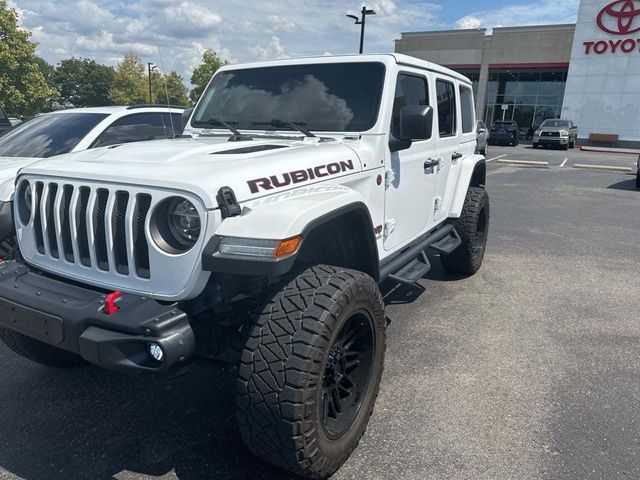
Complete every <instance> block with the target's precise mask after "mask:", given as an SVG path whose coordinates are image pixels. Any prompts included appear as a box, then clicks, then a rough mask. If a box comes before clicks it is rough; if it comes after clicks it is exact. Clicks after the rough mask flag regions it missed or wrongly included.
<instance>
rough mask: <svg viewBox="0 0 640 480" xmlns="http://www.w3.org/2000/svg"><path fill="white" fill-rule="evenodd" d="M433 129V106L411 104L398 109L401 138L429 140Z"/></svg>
mask: <svg viewBox="0 0 640 480" xmlns="http://www.w3.org/2000/svg"><path fill="white" fill-rule="evenodd" d="M432 130H433V108H431V107H429V106H426V105H415V106H414V105H412V106H407V107H403V108H402V110H400V138H402V139H403V140H429V139H430V138H431V133H432Z"/></svg>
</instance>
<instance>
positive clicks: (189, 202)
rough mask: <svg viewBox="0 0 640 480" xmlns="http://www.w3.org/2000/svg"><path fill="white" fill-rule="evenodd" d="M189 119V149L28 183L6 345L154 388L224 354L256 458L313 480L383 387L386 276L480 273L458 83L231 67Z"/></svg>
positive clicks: (41, 172) (42, 165)
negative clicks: (146, 380)
mask: <svg viewBox="0 0 640 480" xmlns="http://www.w3.org/2000/svg"><path fill="white" fill-rule="evenodd" d="M189 114H190V113H189ZM190 115H191V116H190V120H189V122H188V126H187V127H186V130H185V133H187V134H188V135H189V138H180V139H176V140H171V141H158V142H145V143H136V144H129V145H122V146H120V147H118V148H113V149H100V150H94V151H89V152H85V153H79V154H74V155H68V156H65V157H64V161H60V160H43V161H40V162H38V163H36V164H34V165H31V166H29V167H27V168H24V169H23V170H22V171H21V172H20V173H19V175H18V178H17V183H16V185H17V186H16V194H15V201H14V210H13V212H14V216H15V225H16V231H17V237H18V244H19V250H18V249H16V250H15V252H14V253H13V255H11V256H10V258H9V259H8V260H7V261H5V262H4V263H3V264H2V265H0V325H2V328H1V329H0V337H1V338H2V339H4V341H5V342H6V343H7V345H9V346H10V347H11V348H12V349H13V350H15V351H16V352H18V353H20V354H21V355H23V356H25V357H27V358H31V359H33V360H35V361H38V362H41V363H44V364H47V365H52V366H57V367H65V366H72V365H78V364H80V363H82V362H84V361H88V362H91V363H94V364H96V365H100V366H103V367H105V368H110V369H115V370H119V371H123V372H138V373H151V374H157V375H161V374H169V373H172V372H174V371H175V370H176V369H178V368H180V367H182V366H183V365H185V364H187V363H188V362H189V360H190V359H191V358H193V357H194V356H195V355H203V356H207V357H212V356H219V357H221V358H222V357H226V358H228V357H229V356H230V355H233V354H234V353H235V352H237V353H238V356H237V357H236V360H235V361H237V362H238V365H239V373H238V381H237V412H238V421H239V424H240V431H241V433H242V435H243V437H244V440H245V441H246V443H247V445H248V446H249V447H250V448H251V449H252V450H253V451H254V452H256V453H257V454H258V455H260V456H262V457H263V458H265V459H266V460H268V461H270V462H273V463H274V464H276V465H279V466H281V467H283V468H285V469H288V470H291V471H293V472H295V473H297V474H299V475H303V476H306V477H308V478H325V477H327V476H328V475H330V474H332V473H333V472H334V471H336V470H337V469H338V468H339V467H340V465H342V463H343V462H344V461H345V460H346V459H347V457H348V456H349V454H350V453H351V452H352V451H353V449H354V448H355V447H356V445H357V443H358V441H359V440H360V437H361V436H362V435H363V433H364V430H365V428H366V426H367V422H368V420H369V417H370V415H371V413H372V411H373V407H374V402H375V399H376V396H377V394H378V388H379V385H380V379H381V375H382V368H383V360H384V352H385V328H386V318H385V308H384V303H383V299H382V295H381V293H380V290H379V288H378V284H379V283H380V282H382V281H384V280H392V281H396V282H401V283H404V284H409V285H412V284H414V283H415V282H417V281H419V280H420V278H422V277H423V276H424V275H425V274H426V273H427V271H428V270H429V267H430V264H429V258H428V257H427V252H432V253H439V254H440V260H441V262H442V264H443V266H444V268H445V269H446V270H448V271H450V272H452V273H455V274H462V275H471V274H473V273H475V272H476V271H477V270H478V268H480V265H481V263H482V259H483V256H484V251H485V244H486V240H487V231H488V225H489V199H488V196H487V192H486V190H485V188H484V183H485V176H486V170H485V160H484V157H483V156H481V155H476V154H474V150H475V147H476V132H475V128H474V126H475V114H474V103H473V94H472V89H471V82H470V81H469V80H468V79H467V78H465V77H464V76H462V75H459V74H458V73H455V72H453V71H451V70H448V69H446V68H443V67H440V66H437V65H434V64H431V63H428V62H425V61H422V60H418V59H415V58H411V57H408V56H404V55H391V54H390V55H360V56H341V57H320V58H308V59H295V60H283V61H277V62H265V63H257V64H249V65H236V66H226V67H223V68H221V69H220V70H219V71H218V72H217V73H216V74H215V76H214V77H213V79H212V80H211V83H210V84H209V86H208V88H207V89H206V91H205V92H204V94H203V95H202V98H201V100H200V101H199V103H198V105H197V106H196V108H195V111H194V112H193V113H192V114H190ZM416 361H418V359H416Z"/></svg>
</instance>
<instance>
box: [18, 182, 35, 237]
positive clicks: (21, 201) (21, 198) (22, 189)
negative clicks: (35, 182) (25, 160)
mask: <svg viewBox="0 0 640 480" xmlns="http://www.w3.org/2000/svg"><path fill="white" fill-rule="evenodd" d="M15 198H16V204H17V206H18V218H19V219H20V223H22V225H25V226H26V225H28V224H29V220H30V219H31V210H32V208H33V205H32V203H33V200H32V190H31V184H30V183H29V182H28V181H26V180H25V181H23V182H22V183H20V184H19V185H18V188H17V191H16V197H15Z"/></svg>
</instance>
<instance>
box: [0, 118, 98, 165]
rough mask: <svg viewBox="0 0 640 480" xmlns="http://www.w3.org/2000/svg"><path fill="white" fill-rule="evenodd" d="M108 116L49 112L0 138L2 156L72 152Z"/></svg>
mask: <svg viewBox="0 0 640 480" xmlns="http://www.w3.org/2000/svg"><path fill="white" fill-rule="evenodd" d="M106 117H107V114H101V113H49V114H46V115H42V116H40V117H36V118H33V119H31V120H29V121H28V122H23V123H21V124H20V125H17V126H15V127H14V128H13V129H11V130H10V131H9V132H8V133H6V134H5V135H3V136H2V137H0V157H32V158H46V157H52V156H54V155H61V154H63V153H68V152H70V151H71V150H73V148H74V147H75V146H76V145H77V144H78V143H79V142H80V140H82V138H83V137H84V136H85V135H86V134H87V133H89V132H90V131H91V130H92V129H93V128H94V127H95V126H96V125H97V124H98V123H100V122H101V121H102V120H104V119H105V118H106Z"/></svg>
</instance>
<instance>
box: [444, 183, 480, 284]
mask: <svg viewBox="0 0 640 480" xmlns="http://www.w3.org/2000/svg"><path fill="white" fill-rule="evenodd" d="M453 226H454V227H455V229H456V232H458V235H460V239H461V240H462V243H461V244H460V246H459V247H458V248H456V249H455V250H454V251H453V252H451V253H450V254H448V255H440V261H441V263H442V266H443V267H444V268H445V270H447V271H448V272H451V273H459V274H463V275H473V274H474V273H476V272H477V271H478V269H479V268H480V266H481V265H482V260H483V258H484V252H485V249H486V245H487V234H488V232H489V195H488V194H487V191H486V190H485V189H484V188H483V187H470V188H469V190H468V191H467V197H466V198H465V201H464V206H463V207H462V214H461V215H460V218H457V219H455V221H454V223H453Z"/></svg>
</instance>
